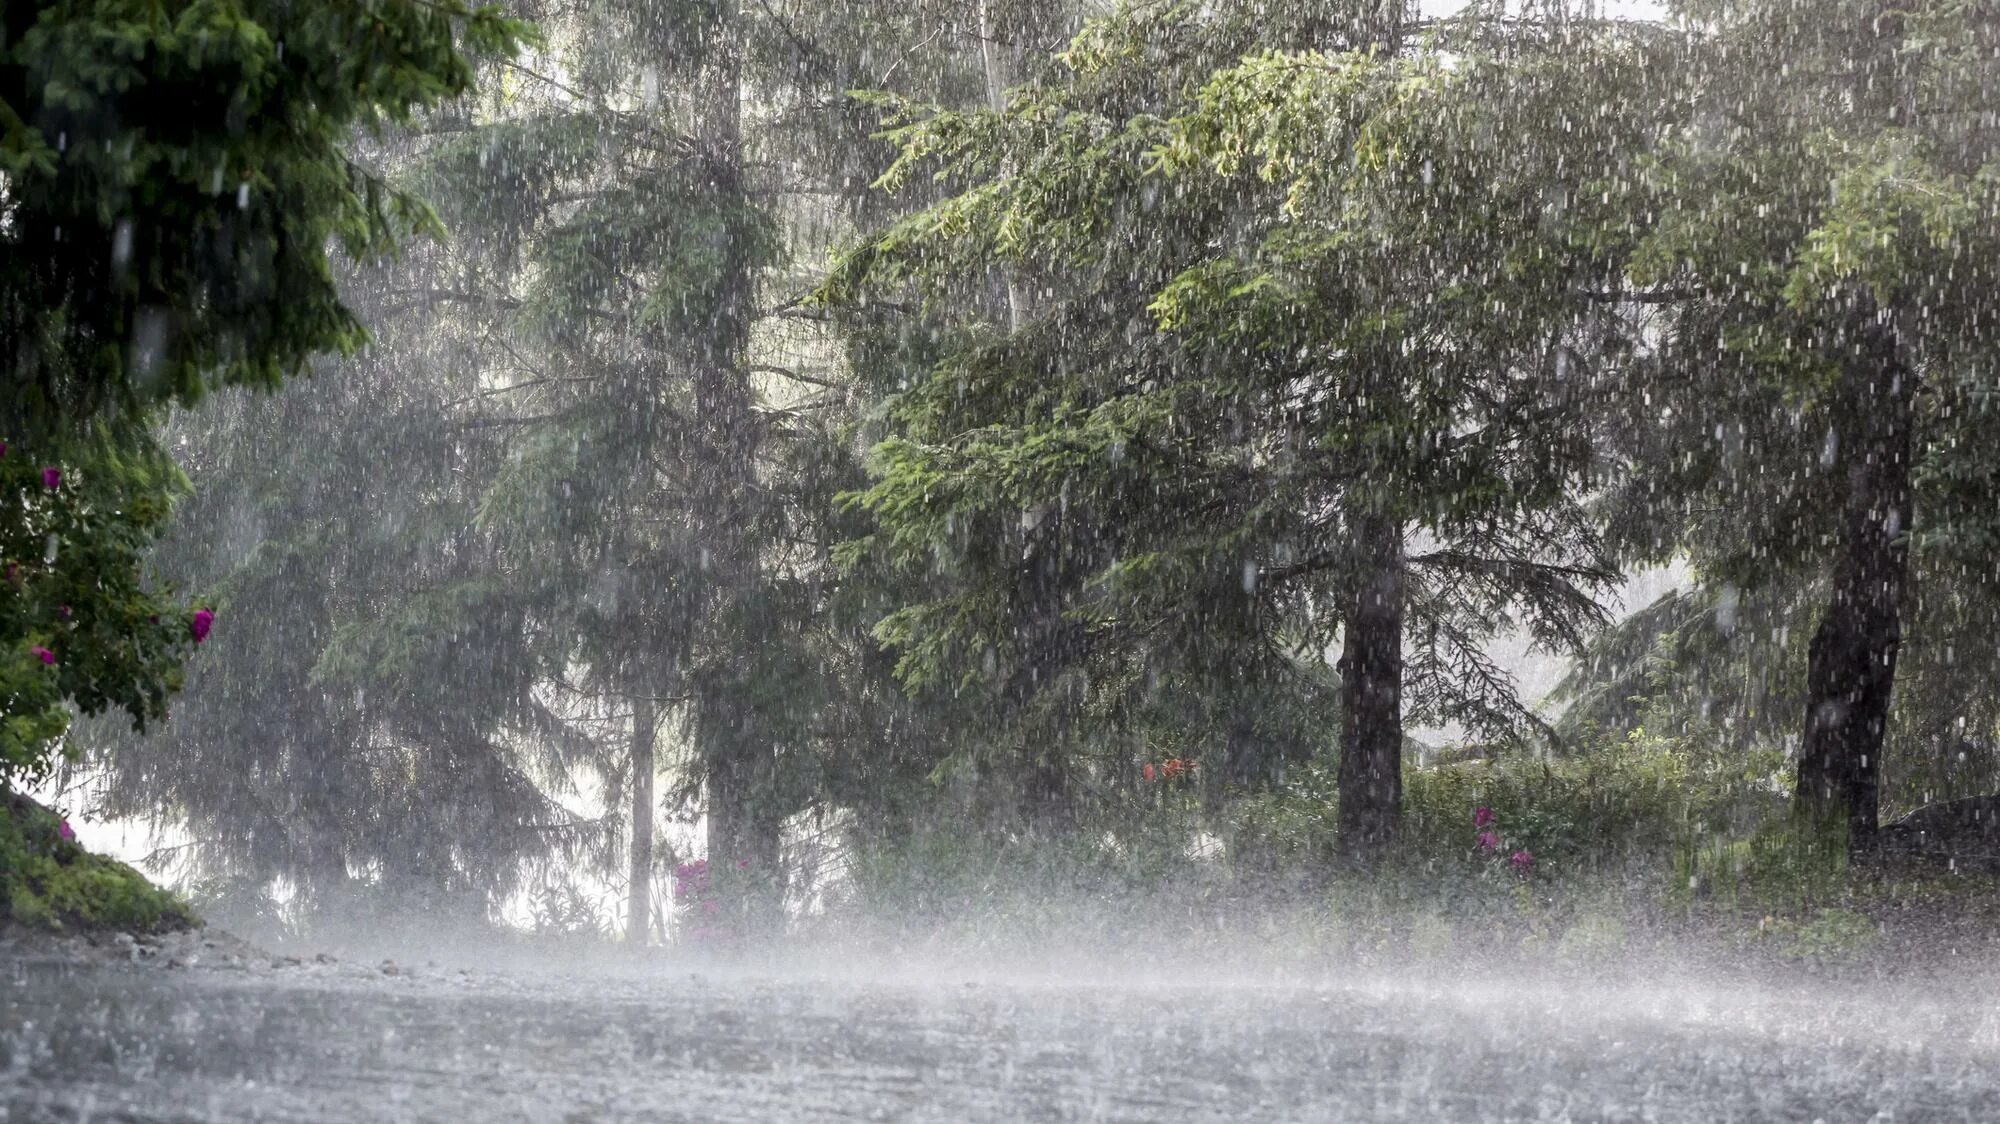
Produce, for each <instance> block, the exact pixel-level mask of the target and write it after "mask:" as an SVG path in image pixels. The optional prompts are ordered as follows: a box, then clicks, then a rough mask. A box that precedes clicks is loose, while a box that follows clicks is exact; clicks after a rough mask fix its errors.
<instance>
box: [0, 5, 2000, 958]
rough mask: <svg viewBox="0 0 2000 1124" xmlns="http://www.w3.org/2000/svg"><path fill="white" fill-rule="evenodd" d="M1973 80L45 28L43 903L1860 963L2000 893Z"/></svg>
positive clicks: (1015, 17) (267, 19)
mask: <svg viewBox="0 0 2000 1124" xmlns="http://www.w3.org/2000/svg"><path fill="white" fill-rule="evenodd" d="M1996 89H2000V5H1996V4H1995V3H1992V2H1991V0H1898V2H1895V3H1890V2H1886V0H1671V2H1669V3H1665V4H1662V5H1659V6H1657V7H1655V6H1645V5H1639V6H1629V5H1628V6H1620V5H1615V4H1602V3H1593V2H1591V0H1470V2H1467V3H1463V4H1457V3H1452V4H1445V3H1426V4H1422V5H1419V4H1416V3H1408V2H1405V0H1119V2H1116V3H1113V2H1110V0H893V2H890V0H845V2H843V3H839V4H826V3H813V2H807V0H509V2H507V3H505V4H498V5H482V4H475V3H470V2H467V0H354V2H351V3H341V4H327V5H323V6H314V5H299V4H292V3H279V2H275V0H273V2H249V0H235V2H227V3H225V2H221V0H174V2H168V3H139V2H136V0H95V2H91V3H85V2H73V3H63V4H37V3H33V2H30V0H9V2H5V3H0V440H4V442H5V443H4V445H0V565H4V580H0V789H5V790H6V792H7V794H8V797H9V801H10V802H11V803H10V805H9V806H10V807H11V808H12V809H13V811H14V815H15V816H16V817H17V819H18V823H17V824H16V825H15V826H10V827H8V828H6V829H5V830H0V891H4V892H0V907H5V908H7V909H11V910H12V912H13V916H14V920H16V921H17V922H18V921H28V920H32V918H33V916H37V915H42V916H56V917H66V916H73V917H81V916H83V915H84V913H85V912H87V911H86V909H85V908H84V907H82V906H77V905H74V904H64V901H65V900H66V899H61V897H60V895H59V894H56V892H55V891H54V890H52V889H48V888H47V887H44V886H43V884H42V882H39V881H37V880H38V879H46V878H48V877H51V876H50V875H48V873H47V870H46V869H44V868H43V867H38V866H37V865H36V864H37V863H46V862H48V861H52V860H48V859H46V857H45V856H44V855H43V854H42V852H43V851H47V852H48V853H49V854H56V853H58V851H59V850H60V848H62V847H70V846H73V843H72V842H71V840H72V838H73V836H74V834H75V831H74V829H73V828H72V821H74V822H75V824H76V825H77V826H79V827H82V828H84V829H85V830H86V833H87V832H88V830H89V829H90V827H91V825H93V824H98V825H102V824H114V823H115V824H139V825H146V826H147V827H148V828H149V829H150V830H151V831H152V832H153V838H154V840H155V843H156V844H157V845H156V846H152V847H149V848H146V849H145V850H146V852H147V853H145V854H143V855H141V854H131V855H127V856H125V857H127V858H129V859H131V860H133V861H135V862H137V861H139V860H140V859H141V858H143V859H144V860H145V861H144V862H143V863H141V864H140V865H141V866H142V868H143V869H144V870H145V871H146V872H147V874H148V875H150V876H151V877H152V878H154V879H155V880H158V881H160V882H162V883H165V884H169V885H171V886H173V887H175V888H177V890H178V892H179V893H180V894H181V896H182V897H183V898H184V899H185V900H186V901H187V903H189V904H190V905H191V906H192V907H193V908H194V909H195V910H197V911H199V912H201V913H203V914H205V915H207V916H209V917H211V918H212V919H218V920H223V921H226V922H227V923H229V924H231V925H232V926H239V927H241V928H243V930H244V931H246V932H248V931H252V930H255V931H258V932H263V933H268V934H279V935H283V934H292V935H298V934H309V933H312V932H314V931H316V929H322V928H324V927H326V926H332V925H350V926H351V925H368V924H377V923H379V924H388V923H389V922H390V919H393V918H398V917H401V918H410V917H417V918H422V919H423V920H422V924H424V925H426V926H441V925H464V926H467V927H481V926H495V925H511V926H514V927H517V928H521V929H526V930H529V931H531V932H534V933H538V934H542V935H559V936H567V937H593V938H599V939H603V940H607V941H609V940H614V939H623V940H624V941H626V942H628V943H633V944H641V945H644V944H649V943H653V944H672V945H675V946H683V947H709V948H726V947H735V946H737V945H740V944H745V943H750V942H756V941H762V940H766V939H772V938H775V937H777V936H780V935H782V934H785V933H788V932H789V933H793V934H803V933H810V932H813V931H816V930H819V929H822V928H825V927H829V926H836V925H839V924H843V923H846V922H849V921H855V922H856V923H860V922H869V923H873V922H874V921H878V920H880V919H881V918H885V917H895V918H898V919H901V922H902V923H905V924H908V925H911V926H914V927H916V928H918V929H925V930H938V929H951V928H953V927H954V926H968V925H972V924H975V922H974V921H970V920H967V918H979V919H986V920H990V919H992V918H996V917H1011V918H1013V919H1014V921H1015V922H1017V923H1019V924H1021V925H1026V926H1030V927H1033V926H1035V925H1041V924H1045V923H1048V918H1049V917H1050V916H1052V915H1053V914H1054V913H1057V912H1059V911H1060V909H1061V908H1062V906H1061V903H1062V902H1064V901H1074V902H1079V903H1086V905H1084V906H1078V907H1077V908H1078V910H1079V914H1081V913H1082V911H1084V910H1085V909H1086V908H1087V909H1089V910H1095V911H1098V913H1097V914H1093V915H1101V913H1102V911H1104V910H1105V909H1106V908H1107V906H1106V903H1119V902H1124V903H1129V904H1127V905H1119V906H1115V907H1113V910H1114V911H1117V910H1135V911H1143V910H1148V909H1151V910H1157V911H1159V912H1160V913H1161V914H1162V915H1165V916H1170V917H1173V918H1179V919H1182V922H1183V923H1187V924H1194V922H1187V921H1186V920H1185V919H1186V918H1189V917H1206V916H1210V915H1229V916H1233V915H1236V914H1237V913H1238V912H1239V911H1240V910H1242V909H1243V908H1245V905H1244V903H1246V902H1253V901H1255V902H1268V901H1272V900H1278V899H1283V900H1287V901H1301V900H1305V901H1335V902H1339V903H1342V904H1341V905H1340V906H1339V909H1362V908H1364V906H1366V905H1367V904H1368V903H1373V904H1374V905H1378V906H1383V907H1384V908H1386V905H1384V903H1387V902H1390V901H1395V902H1400V903H1403V904H1405V905H1407V904H1408V903H1409V902H1410V901H1416V900H1425V901H1435V902H1443V903H1446V904H1445V905H1443V906H1440V907H1439V908H1440V909H1443V910H1444V911H1445V913H1446V915H1450V914H1451V912H1452V911H1454V910H1463V909H1467V908H1471V907H1470V906H1468V904H1467V903H1474V902H1483V903H1488V904H1487V905H1482V906H1480V907H1479V908H1481V909H1487V908H1489V907H1490V908H1492V909H1497V910H1501V911H1503V912H1505V914H1506V915H1507V916H1508V917H1510V918H1512V919H1513V921H1512V922H1510V923H1511V924H1517V925H1519V926H1522V927H1523V928H1524V930H1532V931H1535V932H1540V931H1541V929H1539V928H1537V926H1541V925H1544V924H1545V923H1546V922H1547V921H1548V919H1549V918H1551V917H1557V916H1561V917H1569V918H1571V919H1572V920H1574V918H1575V917H1576V916H1577V910H1578V909H1579V908H1581V907H1579V906H1577V905H1576V904H1575V903H1577V902H1579V901H1584V900H1586V899H1587V900H1588V901H1590V902H1593V903H1598V904H1596V905H1593V906H1592V907H1591V908H1593V909H1599V910H1602V909H1606V908H1614V909H1616V908H1625V907H1623V906H1619V907H1606V906H1604V905H1602V894H1603V893H1605V892H1612V893H1615V894H1616V895H1619V896H1620V898H1619V900H1620V901H1623V902H1627V903H1629V904H1630V906H1631V908H1633V909H1643V910H1646V911H1648V912H1651V911H1656V910H1659V909H1668V908H1671V909H1679V910H1701V909H1719V910H1722V911H1724V912H1726V913H1729V915H1730V916H1732V917H1733V916H1737V915H1739V914H1740V915H1742V916H1747V917H1751V918H1753V919H1754V918H1758V917H1765V916H1766V915H1769V914H1771V913H1772V912H1773V911H1776V912H1779V913H1785V911H1786V910H1789V911H1790V913H1789V914H1786V915H1787V916H1793V917H1795V920H1793V921H1788V922H1785V925H1788V926H1790V928H1786V929H1784V930H1783V931H1784V932H1786V933H1789V934H1792V935H1793V937H1795V938H1796V940H1795V945H1797V946H1798V947H1806V948H1809V949H1824V947H1826V943H1827V942H1829V941H1830V942H1834V943H1838V942H1839V941H1841V940H1845V939H1847V938H1846V937H1845V936H1843V934H1848V933H1850V932H1853V931H1858V930H1855V929H1854V928H1853V925H1863V926H1864V927H1865V925H1866V924H1870V923H1872V922H1869V921H1868V918H1870V917H1872V916H1874V914H1873V913H1871V910H1874V909H1875V908H1876V907H1877V906H1878V905H1880V903H1881V902H1883V901H1885V900H1887V899H1888V898H1892V897H1894V898H1897V900H1902V898H1901V897H1899V896H1906V895H1908V894H1910V893H1917V892H1921V893H1923V894H1928V895H1938V894H1943V895H1947V896H1949V894H1950V893H1952V892H1954V891H1953V890H1952V889H1951V888H1952V887H1963V886H1965V885H1967V884H1972V883H1974V882H1976V880H1978V879H1980V878H1987V877H1990V876H1991V875H1993V874H1995V873H2000V796H1995V795H1993V794H1995V793H2000V690H1996V686H1995V684H1996V683H2000V639H1996V638H2000V350H1996V343H2000V102H1996V100H1995V97H1994V94H1993V91H1994V90H1996ZM1635 590H1644V591H1646V595H1645V596H1638V595H1636V594H1635V592H1634V591H1635ZM1523 651H1525V652H1526V653H1528V654H1527V655H1526V656H1521V655H1519V654H1518V653H1521V652H1523ZM1531 663H1532V664H1533V666H1536V667H1541V666H1552V667H1559V668H1560V671H1561V674H1560V682H1559V683H1558V685H1557V686H1556V687H1555V689H1554V690H1553V692H1549V693H1547V694H1546V697H1544V692H1542V691H1541V690H1540V689H1539V688H1536V689H1533V690H1531V689H1530V688H1529V687H1527V686H1524V682H1525V679H1526V678H1529V677H1528V676H1525V675H1524V670H1525V669H1526V668H1528V667H1529V665H1530V664H1531ZM31 796H32V797H33V800H32V801H31V800H30V799H29V798H30V797H31ZM43 805H47V806H48V808H50V809H53V810H54V811H53V812H52V813H47V814H45V813H44V812H42V811H41V809H42V807H43ZM37 817H39V818H37ZM57 817H64V818H57ZM58 835H59V837H60V838H59V840H58ZM91 838H95V837H90V836H87V839H86V841H89V839H91ZM49 848H57V850H54V851H51V850H49ZM65 853H66V852H65ZM64 861H66V860H64ZM50 869H52V868H50ZM37 871H41V873H37ZM1977 884H1978V885H1989V884H1988V883H1977ZM51 885H52V884H51ZM1913 886H1915V887H1919V888H1920V891H1916V890H1912V889H1911V887H1913ZM1593 887H1594V889H1589V888H1593ZM1604 887H1614V888H1615V890H1613V891H1605V890H1604V889H1603V888H1604ZM1939 887H1944V889H1940V888H1939ZM43 890H47V895H48V896H49V900H50V901H51V902H53V903H54V904H53V905H52V906H49V905H42V906H35V907H34V908H33V909H30V907H29V906H26V905H23V904H22V903H23V902H24V901H25V900H27V899H26V898H24V897H22V895H24V894H26V895H29V896H32V895H33V893H37V892H42V891H43ZM8 894H12V895H13V898H12V901H13V904H12V905H11V906H7V905H6V903H7V902H8V901H9V900H10V899H9V898H8V896H7V895H8ZM1991 897H1992V900H1996V901H2000V895H1991ZM1565 903H1569V904H1565ZM50 909H53V911H54V912H53V914H52V915H51V914H48V913H47V911H48V910H50ZM35 910H41V911H43V912H42V913H41V914H36V913H35ZM1732 911H1733V912H1732ZM4 916H5V914H4V913H0V918H4ZM1850 921H1851V922H1853V924H1850ZM1815 926H1817V928H1815ZM1766 928H1768V927H1767V926H1760V931H1763V930H1764V929H1766ZM1572 931H1578V930H1572ZM272 939H277V938H276V937H273V938H272ZM1800 942H1803V943H1800Z"/></svg>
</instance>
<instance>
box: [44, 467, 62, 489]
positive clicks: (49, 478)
mask: <svg viewBox="0 0 2000 1124" xmlns="http://www.w3.org/2000/svg"><path fill="white" fill-rule="evenodd" d="M42 487H44V488H47V489H48V490H49V491H51V492H53V491H55V490H56V489H57V488H60V487H62V469H60V468H57V467H56V466H55V465H49V466H48V467H47V468H44V469H42Z"/></svg>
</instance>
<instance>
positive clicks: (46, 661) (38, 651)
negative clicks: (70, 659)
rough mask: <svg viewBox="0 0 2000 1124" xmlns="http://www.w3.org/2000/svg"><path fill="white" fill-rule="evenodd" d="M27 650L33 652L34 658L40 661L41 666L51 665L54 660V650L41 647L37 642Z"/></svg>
mask: <svg viewBox="0 0 2000 1124" xmlns="http://www.w3.org/2000/svg"><path fill="white" fill-rule="evenodd" d="M28 650H29V651H31V652H33V653H35V658H36V659H38V660H40V661H42V666H43V667H50V666H53V665H54V664H55V662H56V654H55V653H54V652H51V651H49V650H48V649H47V648H44V647H42V646H41V645H40V644H37V645H35V646H34V647H32V648H30V649H28Z"/></svg>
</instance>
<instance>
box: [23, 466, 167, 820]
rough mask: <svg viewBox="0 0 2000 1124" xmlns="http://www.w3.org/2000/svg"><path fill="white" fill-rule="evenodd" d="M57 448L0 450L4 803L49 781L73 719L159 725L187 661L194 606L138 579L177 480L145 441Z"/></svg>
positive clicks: (141, 578) (137, 727)
mask: <svg viewBox="0 0 2000 1124" xmlns="http://www.w3.org/2000/svg"><path fill="white" fill-rule="evenodd" d="M63 449H64V452H65V455H64V456H62V457H61V458H60V459H59V460H56V461H54V462H53V463H37V462H36V461H34V460H31V459H30V456H29V455H28V454H27V453H26V452H25V451H24V450H22V449H20V448H19V447H14V448H7V449H4V450H0V791H5V790H7V789H8V788H9V787H10V786H12V785H14V784H21V783H30V784H31V783H34V782H36V781H39V780H41V779H43V778H44V777H45V776H46V775H47V774H48V772H49V770H50V769H52V768H53V767H54V766H55V763H56V750H57V747H58V746H60V745H61V744H62V736H63V733H64V731H66V730H67V729H68V728H69V723H70V716H71V714H72V713H73V712H80V713H82V714H86V715H91V714H98V713H101V712H103V711H106V710H109V709H117V710H121V711H123V712H124V713H125V714H126V715H128V716H129V717H130V719H131V721H132V723H133V725H134V728H135V729H138V730H144V729H145V728H146V727H147V726H148V725H149V724H151V723H156V722H158V721H160V720H161V719H163V718H165V716H166V711H167V703H168V699H169V698H170V696H171V695H172V694H173V693H174V692H175V691H176V690H178V689H179V687H180V684H181V661H182V660H183V659H184V658H185V657H186V656H187V654H188V653H189V652H190V651H191V650H192V648H193V638H192V635H191V633H190V630H189V618H190V614H191V612H192V606H188V605H185V604H183V603H181V602H180V601H179V600H177V599H175V598H173V597H172V596H170V595H169V594H168V593H167V592H166V591H164V590H162V589H160V588H159V587H158V586H157V584H156V583H153V582H149V581H148V580H146V579H145V577H144V576H143V575H144V572H145V568H146V555H147V551H148V550H149V549H150V548H151V546H152V545H153V540H154V539H155V537H156V536H157V535H158V534H159V533H160V531H161V528H162V525H163V524H164V522H165V521H166V518H167V514H168V508H169V504H170V502H171V500H172V499H173V497H174V496H175V495H176V494H177V493H178V491H179V490H180V488H181V487H182V485H183V483H184V482H183V480H182V478H181V476H180V473H179V472H178V470H176V469H175V468H174V467H173V464H172V463H171V462H170V461H169V460H168V459H167V458H166V457H165V456H164V455H163V454H162V453H161V451H160V450H159V449H158V448H157V447H156V446H155V445H154V444H153V443H152V440H151V439H150V438H149V437H147V436H146V435H145V434H143V433H140V434H132V433H129V432H124V431H121V430H114V429H111V428H108V427H100V428H98V429H96V430H95V431H94V432H92V433H91V434H89V435H88V436H87V437H85V438H82V439H78V440H74V441H70V442H66V443H64V445H63ZM50 473H53V474H54V475H53V476H51V475H49V474H50ZM51 482H53V483H54V484H55V486H54V487H50V486H49V485H50V483H51Z"/></svg>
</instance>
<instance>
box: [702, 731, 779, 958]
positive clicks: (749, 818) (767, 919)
mask: <svg viewBox="0 0 2000 1124" xmlns="http://www.w3.org/2000/svg"><path fill="white" fill-rule="evenodd" d="M747 744H754V743H746V745H747ZM774 765H775V761H773V760H769V759H768V755H767V754H763V753H755V754H753V753H737V754H734V755H731V756H729V757H726V758H723V759H720V760H718V761H716V762H714V763H713V764H712V765H711V766H710V769H709V777H708V870H709V878H710V880H711V882H712V884H713V885H714V886H715V887H716V889H717V891H718V893H719V894H720V896H721V902H722V907H723V910H724V912H725V917H726V921H727V928H728V929H729V930H730V931H731V932H732V934H733V935H735V936H738V937H750V938H757V937H763V936H767V935H771V934H775V933H778V932H779V931H780V930H781V929H782V927H783V925H784V902H785V898H784V892H785V888H784V878H783V874H784V871H783V867H782V866H781V865H780V860H781V857H782V854H781V850H780V847H781V844H782V842H783V835H784V816H783V814H782V813H780V812H779V811H778V810H777V809H775V808H773V807H772V806H771V804H770V800H769V797H770V794H771V790H772V780H773V778H772V776H771V775H770V773H771V767H772V766H774Z"/></svg>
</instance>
